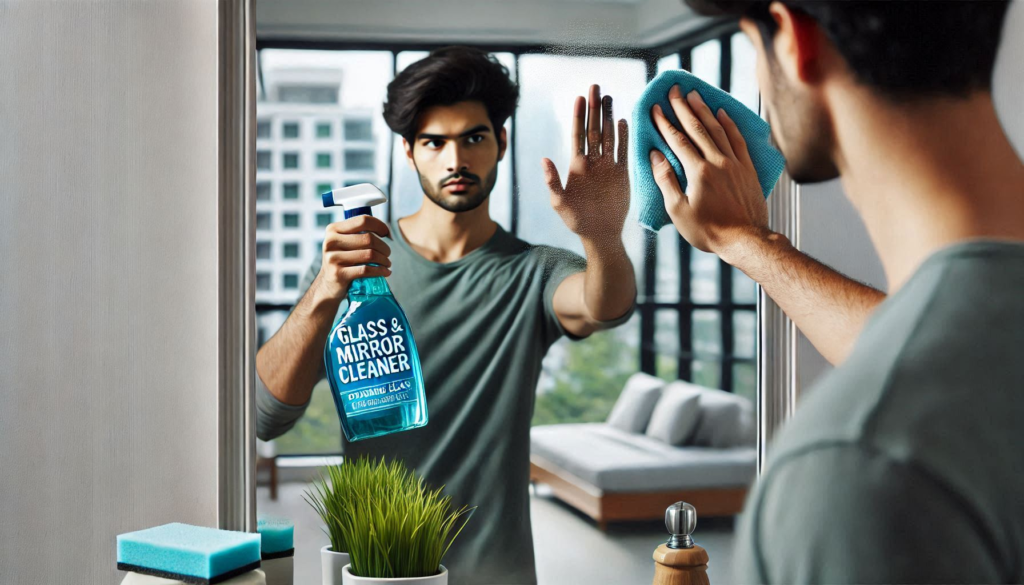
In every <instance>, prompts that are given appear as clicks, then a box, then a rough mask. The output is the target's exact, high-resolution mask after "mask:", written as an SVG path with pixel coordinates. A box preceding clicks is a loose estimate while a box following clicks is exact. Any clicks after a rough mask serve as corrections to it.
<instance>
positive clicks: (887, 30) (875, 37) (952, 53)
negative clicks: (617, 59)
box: [685, 0, 1009, 101]
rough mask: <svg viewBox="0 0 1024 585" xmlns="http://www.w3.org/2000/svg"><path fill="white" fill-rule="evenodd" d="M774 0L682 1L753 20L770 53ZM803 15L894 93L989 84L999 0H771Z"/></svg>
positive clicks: (963, 90) (1001, 12) (861, 75)
mask: <svg viewBox="0 0 1024 585" xmlns="http://www.w3.org/2000/svg"><path fill="white" fill-rule="evenodd" d="M772 1H773V0H685V2H686V4H687V5H689V6H690V7H691V8H692V9H694V10H695V11H696V12H698V13H699V14H704V15H709V16H716V15H731V16H736V17H745V18H749V19H750V20H751V21H753V22H754V23H755V24H756V25H757V27H758V29H759V30H760V33H761V37H762V42H763V43H764V45H765V47H764V48H765V52H766V54H767V56H768V58H769V59H771V58H773V52H772V42H771V40H772V39H773V38H774V36H775V32H776V30H777V28H778V26H777V23H776V22H775V20H774V18H773V17H772V15H771V14H770V13H769V10H768V7H769V6H770V5H771V4H772ZM774 1H776V2H780V3H781V4H784V5H785V6H787V7H788V8H789V9H790V10H792V11H794V12H797V13H802V14H804V15H807V16H808V17H810V18H811V19H813V20H814V21H815V22H817V23H818V25H819V26H820V27H821V29H822V31H823V33H824V34H825V35H826V36H827V37H828V39H829V40H830V41H831V43H832V44H833V45H834V46H835V49H836V51H837V52H838V53H839V54H840V55H841V56H842V57H843V58H844V59H845V60H846V62H847V64H848V65H849V68H850V70H851V72H852V73H853V74H854V76H855V78H856V79H857V81H858V82H860V83H862V84H864V85H866V86H868V87H870V88H872V89H874V90H876V91H877V92H878V93H879V94H880V95H882V96H885V97H887V98H890V99H894V100H899V101H903V100H915V99H918V98H928V97H943V96H944V97H966V96H967V95H969V94H971V93H972V92H975V91H978V90H991V86H992V71H993V68H994V66H995V60H996V52H997V50H998V48H999V39H1000V35H1001V32H1002V28H1003V20H1004V18H1005V16H1006V9H1007V7H1008V5H1009V2H1007V1H1005V0H977V1H967V0H952V1H948V0H897V1H862V0H833V1H822V0H774Z"/></svg>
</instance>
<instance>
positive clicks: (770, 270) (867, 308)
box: [719, 230, 885, 364]
mask: <svg viewBox="0 0 1024 585" xmlns="http://www.w3.org/2000/svg"><path fill="white" fill-rule="evenodd" d="M719 255H720V256H721V258H722V259H723V260H725V261H726V262H727V263H729V264H731V265H733V266H735V267H736V268H739V269H740V270H742V271H743V272H744V273H746V275H747V276H749V277H750V278H752V279H754V280H755V281H756V282H757V283H758V284H760V285H761V287H763V288H764V291H765V293H766V294H767V295H768V296H770V297H771V298H772V300H774V301H775V302H776V303H778V305H779V307H781V308H782V310H783V311H784V312H785V313H786V315H788V316H789V318H790V319H792V320H793V322H794V323H796V326H797V327H799V328H800V330H801V331H803V333H804V335H806V336H807V338H808V339H809V340H810V341H811V343H812V344H814V347H815V348H816V349H817V350H818V351H819V352H820V353H821V355H823V356H825V359H827V360H828V361H830V362H831V363H833V364H839V363H841V362H842V361H843V360H845V359H846V356H847V355H849V353H850V351H851V350H852V349H853V344H854V342H855V341H856V339H857V336H858V335H860V331H861V329H863V327H864V323H865V322H866V321H867V319H868V316H870V315H871V313H872V311H874V309H875V307H877V306H878V305H879V303H881V302H882V301H883V300H885V293H883V292H881V291H879V290H876V289H873V288H871V287H869V286H866V285H863V284H861V283H859V282H857V281H855V280H852V279H850V278H848V277H846V276H843V275H842V274H840V273H839V272H836V271H835V270H832V269H831V268H829V267H828V266H825V265H824V264H822V263H820V262H818V261H817V260H815V259H813V258H811V257H810V256H808V255H806V254H804V253H803V252H801V251H799V250H797V249H796V248H795V247H793V245H792V244H790V242H789V240H788V239H787V238H786V237H785V236H783V235H782V234H777V233H772V232H769V231H767V230H765V231H764V232H762V233H759V234H757V235H756V236H750V237H746V238H743V239H741V240H738V241H737V242H736V243H734V244H732V245H730V246H729V247H728V249H726V250H723V251H721V252H720V254H719Z"/></svg>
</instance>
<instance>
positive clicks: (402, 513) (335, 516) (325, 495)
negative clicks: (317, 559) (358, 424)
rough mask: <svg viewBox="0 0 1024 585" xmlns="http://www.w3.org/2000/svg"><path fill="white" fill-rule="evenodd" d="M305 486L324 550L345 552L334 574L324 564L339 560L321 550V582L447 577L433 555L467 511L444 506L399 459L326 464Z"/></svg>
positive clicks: (429, 582)
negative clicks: (324, 536) (326, 540)
mask: <svg viewBox="0 0 1024 585" xmlns="http://www.w3.org/2000/svg"><path fill="white" fill-rule="evenodd" d="M327 479H329V480H330V485H328V483H327ZM336 486H337V487H336ZM313 489H314V491H313V492H310V493H309V494H308V495H309V497H308V498H307V500H309V502H310V504H311V505H313V507H314V508H316V510H317V512H318V513H319V514H320V517H321V518H322V519H323V520H324V523H325V524H326V525H327V532H328V535H329V536H330V538H331V547H330V549H332V550H331V551H330V552H331V553H332V554H337V553H334V552H333V551H339V552H340V551H345V552H346V553H347V554H348V560H349V564H347V565H345V566H343V568H342V570H341V578H340V580H339V579H338V574H337V573H336V572H335V570H334V567H335V564H332V565H331V573H330V575H329V574H328V569H327V564H326V563H327V562H328V560H330V561H331V562H332V563H336V562H337V560H340V559H338V558H335V557H331V558H330V559H328V558H327V557H324V556H323V555H325V554H326V553H322V558H323V560H324V562H325V566H324V585H339V584H342V585H395V584H397V583H409V584H413V583H415V584H416V585H446V584H447V583H448V570H447V569H446V568H445V567H444V565H442V564H441V561H442V559H443V558H444V555H445V554H446V553H447V552H448V549H449V548H450V547H451V545H452V542H454V541H455V539H456V538H457V537H458V535H459V534H460V533H461V532H462V529H463V528H464V527H465V525H466V522H468V520H469V516H470V515H471V513H472V510H471V509H469V508H466V507H463V508H461V509H459V510H452V505H451V497H450V496H442V495H441V489H437V490H432V489H430V488H428V487H427V486H426V484H425V483H424V481H423V479H422V478H419V477H417V476H416V474H415V473H413V472H411V471H409V470H408V469H407V468H406V467H405V465H404V464H403V463H402V462H400V461H392V462H390V463H386V462H385V461H384V460H383V459H381V460H379V461H374V460H368V459H356V460H352V461H347V462H345V463H343V464H341V465H339V466H334V467H331V468H328V470H327V477H326V478H325V477H324V474H321V477H320V480H319V481H318V482H317V483H316V484H314V488H313ZM324 548H325V549H327V548H328V547H324ZM329 579H330V580H329Z"/></svg>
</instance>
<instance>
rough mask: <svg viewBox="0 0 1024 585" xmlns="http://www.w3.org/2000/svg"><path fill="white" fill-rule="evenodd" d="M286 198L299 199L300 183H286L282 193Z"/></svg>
mask: <svg viewBox="0 0 1024 585" xmlns="http://www.w3.org/2000/svg"><path fill="white" fill-rule="evenodd" d="M281 197H282V198H284V199H298V198H299V184H298V183H285V184H284V191H283V192H282V194H281Z"/></svg>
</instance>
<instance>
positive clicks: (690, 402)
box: [647, 382, 701, 445]
mask: <svg viewBox="0 0 1024 585" xmlns="http://www.w3.org/2000/svg"><path fill="white" fill-rule="evenodd" d="M700 395H701V393H700V391H699V390H697V389H696V388H694V387H693V386H692V384H687V383H686V382H672V383H671V384H669V385H668V386H665V388H664V389H663V390H662V391H661V398H660V399H659V400H658V403H657V404H656V405H655V406H654V413H653V414H652V415H651V422H650V423H649V424H648V425H647V436H648V437H651V438H654V439H658V440H659V441H662V442H663V443H668V444H669V445H682V444H683V443H685V442H686V440H687V439H689V438H690V435H691V434H693V430H694V429H695V428H696V427H697V420H698V419H699V418H700Z"/></svg>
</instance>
